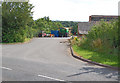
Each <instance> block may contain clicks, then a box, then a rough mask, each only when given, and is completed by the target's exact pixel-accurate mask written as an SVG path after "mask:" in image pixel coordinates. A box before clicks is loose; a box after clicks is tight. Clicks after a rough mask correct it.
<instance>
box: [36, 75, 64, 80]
mask: <svg viewBox="0 0 120 83" xmlns="http://www.w3.org/2000/svg"><path fill="white" fill-rule="evenodd" d="M38 76H40V77H43V78H48V79H52V80H56V81H65V80H61V79H56V78H52V77H48V76H44V75H38Z"/></svg>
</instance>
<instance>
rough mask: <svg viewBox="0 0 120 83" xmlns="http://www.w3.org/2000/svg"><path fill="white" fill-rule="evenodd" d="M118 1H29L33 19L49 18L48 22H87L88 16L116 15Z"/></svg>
mask: <svg viewBox="0 0 120 83" xmlns="http://www.w3.org/2000/svg"><path fill="white" fill-rule="evenodd" d="M119 1H120V0H30V3H31V4H33V6H34V8H33V11H34V13H33V19H34V20H36V19H39V18H42V17H44V16H49V18H50V20H60V21H81V22H84V21H89V16H90V15H118V2H119Z"/></svg>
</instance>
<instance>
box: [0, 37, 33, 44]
mask: <svg viewBox="0 0 120 83" xmlns="http://www.w3.org/2000/svg"><path fill="white" fill-rule="evenodd" d="M31 40H32V39H31V38H25V40H24V42H14V43H3V42H2V43H1V44H22V43H27V42H29V41H31Z"/></svg>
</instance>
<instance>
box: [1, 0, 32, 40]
mask: <svg viewBox="0 0 120 83" xmlns="http://www.w3.org/2000/svg"><path fill="white" fill-rule="evenodd" d="M32 8H33V6H32V4H29V3H28V2H3V3H2V35H3V36H2V40H3V42H23V41H24V39H25V38H26V36H27V35H28V34H27V31H28V30H29V28H28V27H27V25H28V24H29V22H30V21H31V19H32V13H33V12H31V10H32Z"/></svg>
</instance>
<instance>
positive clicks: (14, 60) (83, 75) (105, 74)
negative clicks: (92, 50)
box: [2, 38, 118, 81]
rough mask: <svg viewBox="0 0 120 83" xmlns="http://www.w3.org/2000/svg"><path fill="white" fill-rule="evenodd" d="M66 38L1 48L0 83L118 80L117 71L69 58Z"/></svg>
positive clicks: (40, 40) (41, 39) (41, 40)
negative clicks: (1, 82)
mask: <svg viewBox="0 0 120 83" xmlns="http://www.w3.org/2000/svg"><path fill="white" fill-rule="evenodd" d="M67 39H68V38H34V39H33V40H32V41H31V42H29V43H25V44H15V45H2V55H3V56H2V80H3V81H117V80H118V72H117V71H115V70H112V69H108V68H104V67H100V66H96V65H92V64H89V63H86V62H83V61H80V60H77V59H75V58H73V57H72V56H71V53H70V49H69V46H68V42H67Z"/></svg>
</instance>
